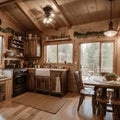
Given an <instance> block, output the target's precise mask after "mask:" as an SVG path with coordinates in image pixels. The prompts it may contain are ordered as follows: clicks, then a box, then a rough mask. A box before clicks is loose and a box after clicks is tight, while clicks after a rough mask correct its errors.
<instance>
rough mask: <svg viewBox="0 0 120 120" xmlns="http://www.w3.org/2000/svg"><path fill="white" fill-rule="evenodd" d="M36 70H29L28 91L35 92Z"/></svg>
mask: <svg viewBox="0 0 120 120" xmlns="http://www.w3.org/2000/svg"><path fill="white" fill-rule="evenodd" d="M35 85H36V83H35V69H33V70H32V69H31V70H28V90H29V91H35V88H36V86H35Z"/></svg>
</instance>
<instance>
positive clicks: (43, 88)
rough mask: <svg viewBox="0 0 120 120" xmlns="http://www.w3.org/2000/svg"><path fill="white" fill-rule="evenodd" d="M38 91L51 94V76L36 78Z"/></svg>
mask: <svg viewBox="0 0 120 120" xmlns="http://www.w3.org/2000/svg"><path fill="white" fill-rule="evenodd" d="M36 91H39V92H43V93H48V94H50V77H49V76H36Z"/></svg>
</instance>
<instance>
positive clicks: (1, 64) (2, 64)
mask: <svg viewBox="0 0 120 120" xmlns="http://www.w3.org/2000/svg"><path fill="white" fill-rule="evenodd" d="M0 37H1V38H2V45H1V63H0V68H3V67H4V62H3V52H4V41H3V39H4V36H3V34H1V33H0Z"/></svg>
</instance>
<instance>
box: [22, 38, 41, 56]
mask: <svg viewBox="0 0 120 120" xmlns="http://www.w3.org/2000/svg"><path fill="white" fill-rule="evenodd" d="M24 46H25V50H24V56H25V57H41V46H42V45H41V40H40V39H37V37H36V38H32V39H27V40H25V42H24Z"/></svg>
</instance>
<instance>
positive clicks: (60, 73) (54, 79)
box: [50, 69, 67, 96]
mask: <svg viewBox="0 0 120 120" xmlns="http://www.w3.org/2000/svg"><path fill="white" fill-rule="evenodd" d="M66 92H67V70H59V69H58V70H50V93H51V94H53V95H60V96H63V95H64V94H65V93H66Z"/></svg>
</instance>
